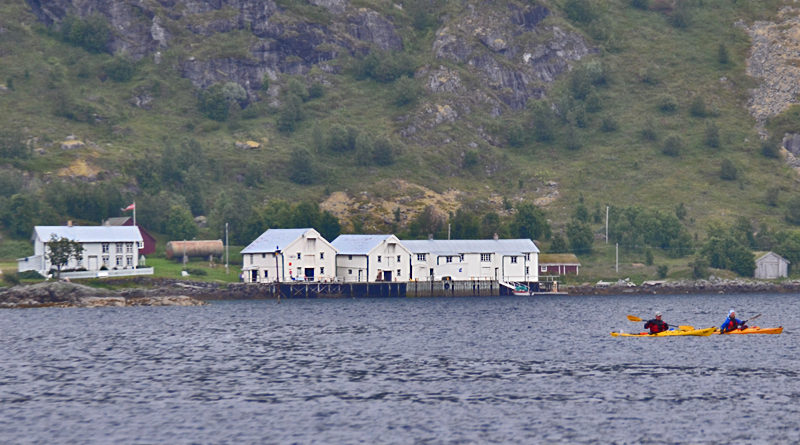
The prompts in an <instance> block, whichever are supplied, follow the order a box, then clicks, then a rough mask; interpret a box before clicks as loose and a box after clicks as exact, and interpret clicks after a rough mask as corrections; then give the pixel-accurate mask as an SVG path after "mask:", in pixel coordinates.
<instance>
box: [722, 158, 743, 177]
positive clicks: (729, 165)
mask: <svg viewBox="0 0 800 445" xmlns="http://www.w3.org/2000/svg"><path fill="white" fill-rule="evenodd" d="M738 175H739V171H738V170H737V169H736V166H735V165H733V162H731V161H730V159H723V160H722V164H720V172H719V177H720V179H723V180H725V181H734V180H736V177H737V176H738Z"/></svg>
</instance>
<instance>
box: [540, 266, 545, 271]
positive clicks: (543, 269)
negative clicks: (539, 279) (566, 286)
mask: <svg viewBox="0 0 800 445" xmlns="http://www.w3.org/2000/svg"><path fill="white" fill-rule="evenodd" d="M539 270H541V271H542V272H547V266H539Z"/></svg>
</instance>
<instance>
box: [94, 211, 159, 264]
mask: <svg viewBox="0 0 800 445" xmlns="http://www.w3.org/2000/svg"><path fill="white" fill-rule="evenodd" d="M103 225H104V226H132V225H133V218H131V217H130V216H119V217H115V218H108V219H107V220H105V221H103ZM136 227H138V228H139V233H140V234H141V235H142V247H141V248H139V255H150V254H151V253H155V251H156V239H155V238H154V237H153V235H150V233H149V232H148V231H147V230H145V228H144V227H142V226H141V225H139V224H137V225H136Z"/></svg>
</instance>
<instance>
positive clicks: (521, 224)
mask: <svg viewBox="0 0 800 445" xmlns="http://www.w3.org/2000/svg"><path fill="white" fill-rule="evenodd" d="M511 226H512V232H513V234H514V235H515V236H517V237H519V238H530V239H539V238H541V237H546V238H549V237H550V224H549V223H548V222H547V217H546V216H545V214H544V211H543V210H542V209H540V208H538V207H536V206H535V205H533V204H530V203H523V204H520V205H519V207H517V213H516V214H515V215H514V219H513V221H512V223H511Z"/></svg>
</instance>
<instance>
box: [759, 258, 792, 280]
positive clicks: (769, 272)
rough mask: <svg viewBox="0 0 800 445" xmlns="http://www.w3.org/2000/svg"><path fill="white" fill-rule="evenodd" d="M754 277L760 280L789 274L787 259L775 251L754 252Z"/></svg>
mask: <svg viewBox="0 0 800 445" xmlns="http://www.w3.org/2000/svg"><path fill="white" fill-rule="evenodd" d="M755 255H756V271H755V277H756V278H759V279H762V280H773V279H775V278H784V277H787V276H789V260H787V259H786V258H784V257H782V256H780V255H778V254H777V253H775V252H755Z"/></svg>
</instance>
